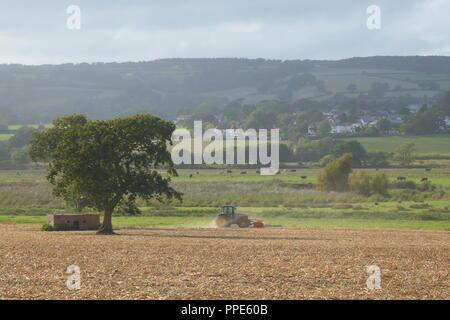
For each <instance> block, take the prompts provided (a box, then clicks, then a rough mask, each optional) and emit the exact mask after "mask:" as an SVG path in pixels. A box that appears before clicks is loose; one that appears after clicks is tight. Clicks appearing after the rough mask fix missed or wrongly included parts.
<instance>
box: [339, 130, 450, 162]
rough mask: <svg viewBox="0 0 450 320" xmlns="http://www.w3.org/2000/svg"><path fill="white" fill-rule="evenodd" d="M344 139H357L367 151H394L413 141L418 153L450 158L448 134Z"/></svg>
mask: <svg viewBox="0 0 450 320" xmlns="http://www.w3.org/2000/svg"><path fill="white" fill-rule="evenodd" d="M346 140H357V141H359V142H360V143H361V144H362V145H363V147H364V148H365V149H366V150H368V151H385V152H394V151H395V150H396V149H397V148H398V146H400V145H401V144H403V143H407V142H413V143H414V144H415V145H416V153H418V154H445V155H447V157H449V158H450V135H432V136H414V137H412V136H388V137H362V138H348V139H346Z"/></svg>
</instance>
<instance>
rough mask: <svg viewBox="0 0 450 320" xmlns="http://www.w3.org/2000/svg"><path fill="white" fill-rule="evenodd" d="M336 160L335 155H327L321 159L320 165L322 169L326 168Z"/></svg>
mask: <svg viewBox="0 0 450 320" xmlns="http://www.w3.org/2000/svg"><path fill="white" fill-rule="evenodd" d="M334 160H336V158H335V157H334V156H333V155H331V154H327V155H326V156H324V157H323V158H322V159H320V161H319V164H320V165H321V166H322V167H326V166H327V165H328V164H329V163H331V162H333V161H334Z"/></svg>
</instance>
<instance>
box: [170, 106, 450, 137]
mask: <svg viewBox="0 0 450 320" xmlns="http://www.w3.org/2000/svg"><path fill="white" fill-rule="evenodd" d="M405 108H406V109H408V111H409V114H413V113H416V112H418V111H419V110H420V109H421V108H422V106H421V105H409V106H407V107H405ZM343 113H344V112H342V111H339V110H337V109H333V110H331V111H328V112H322V114H323V117H324V119H325V121H326V122H328V124H329V132H328V134H329V135H333V136H339V135H344V136H352V135H358V134H359V133H361V132H363V130H364V129H367V128H370V127H375V126H377V124H378V123H379V121H381V120H386V121H387V122H388V123H390V124H391V125H392V127H391V128H389V130H387V131H385V132H384V134H386V135H398V134H399V127H400V125H401V124H403V123H404V122H405V120H406V118H407V115H401V114H396V113H390V112H387V111H385V112H382V113H380V114H378V115H370V116H362V117H359V118H358V119H357V120H355V121H352V122H345V121H341V120H340V116H341V115H342V114H343ZM300 114H301V113H294V114H292V116H293V117H296V116H298V115H300ZM189 117H190V116H178V117H177V118H176V119H175V121H174V122H175V124H181V123H183V121H185V120H186V119H187V118H189ZM215 117H216V120H217V123H219V125H218V126H216V127H215V128H213V129H214V130H215V131H216V133H217V134H221V135H222V136H224V137H226V136H236V130H237V129H238V126H237V125H236V124H232V125H229V127H227V128H223V127H220V123H223V121H222V120H223V119H222V115H217V116H215ZM199 120H201V119H199ZM323 122H324V120H322V121H320V122H311V123H310V124H309V125H308V130H307V134H308V135H309V136H311V137H314V136H319V135H320V134H319V127H320V126H321V125H322V124H323ZM443 122H444V125H445V127H446V128H450V117H449V116H447V117H445V118H444V119H443ZM293 124H294V125H296V123H295V120H294V123H293Z"/></svg>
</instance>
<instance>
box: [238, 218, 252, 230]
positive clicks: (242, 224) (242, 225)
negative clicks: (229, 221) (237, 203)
mask: <svg viewBox="0 0 450 320" xmlns="http://www.w3.org/2000/svg"><path fill="white" fill-rule="evenodd" d="M237 225H238V226H239V228H248V227H250V225H251V223H250V220H248V219H239V221H238V223H237Z"/></svg>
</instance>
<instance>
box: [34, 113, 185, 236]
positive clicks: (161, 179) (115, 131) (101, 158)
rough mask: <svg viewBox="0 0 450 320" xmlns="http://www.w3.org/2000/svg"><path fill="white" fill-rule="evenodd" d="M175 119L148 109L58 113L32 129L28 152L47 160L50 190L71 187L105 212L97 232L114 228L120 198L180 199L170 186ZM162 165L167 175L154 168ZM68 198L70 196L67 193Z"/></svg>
mask: <svg viewBox="0 0 450 320" xmlns="http://www.w3.org/2000/svg"><path fill="white" fill-rule="evenodd" d="M174 130H175V126H174V124H172V123H171V122H168V121H165V120H162V119H160V118H158V117H155V116H152V115H137V116H133V117H130V118H123V119H114V120H106V121H100V120H97V121H89V120H87V119H86V117H85V116H83V115H73V116H68V117H64V118H60V119H57V120H55V121H54V122H53V127H52V128H50V129H47V130H45V131H42V132H37V133H36V134H35V135H34V136H33V138H32V140H31V147H30V155H31V158H32V159H33V160H34V161H48V162H49V168H48V175H47V179H48V181H49V182H50V183H51V184H52V185H53V193H54V194H55V195H56V196H59V197H62V198H64V199H66V198H68V197H73V195H72V194H71V191H72V190H77V193H79V194H82V195H83V197H84V198H85V199H86V201H87V202H88V203H89V204H90V205H91V206H92V207H93V208H94V209H97V210H99V211H101V212H103V214H104V218H103V224H102V226H101V228H100V230H99V231H98V233H99V234H113V233H114V232H113V227H112V222H111V219H112V214H113V211H114V209H115V208H116V207H117V206H118V205H119V204H121V203H127V204H130V203H134V201H135V200H136V199H137V198H138V197H140V198H143V199H144V200H149V199H152V198H155V199H157V200H160V201H162V200H163V199H164V197H167V198H177V199H180V200H181V194H180V193H178V192H177V191H175V190H174V189H173V188H172V187H170V185H169V183H170V181H171V179H170V177H171V176H175V175H177V172H176V170H175V169H174V164H173V162H172V159H171V155H170V152H169V151H168V149H167V147H168V144H172V141H171V135H172V132H173V131H174ZM161 168H165V170H166V171H167V174H166V175H164V176H163V175H161V174H160V173H159V171H158V170H157V169H161ZM66 200H70V199H66Z"/></svg>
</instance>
